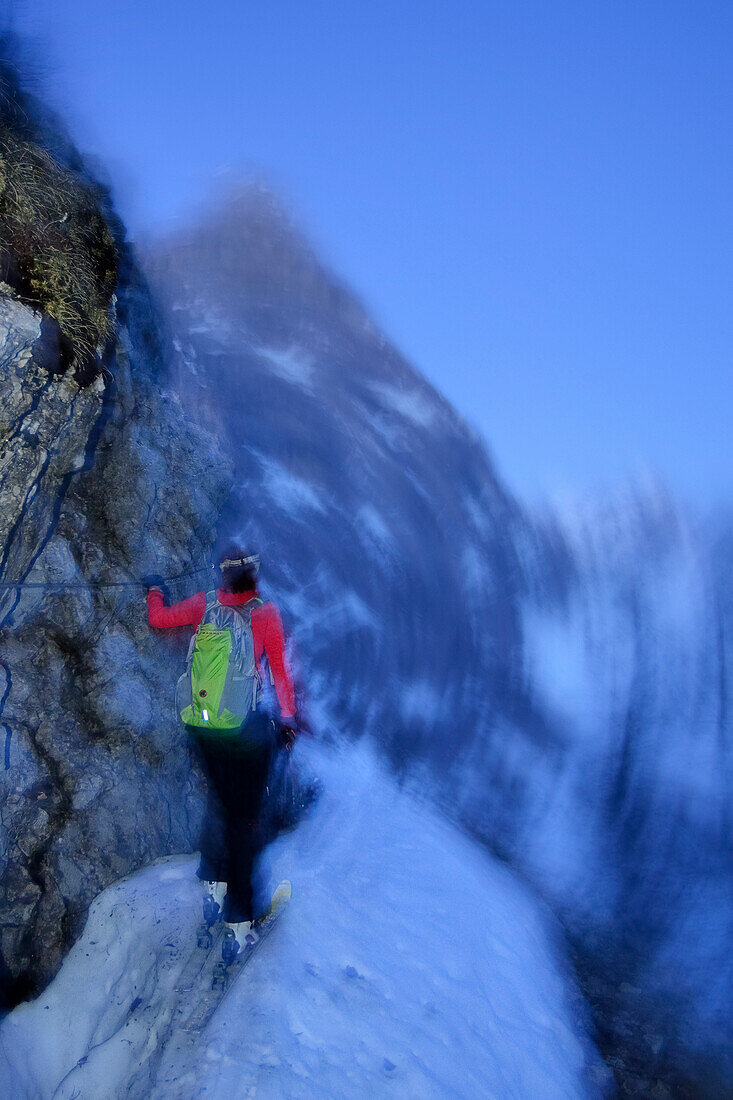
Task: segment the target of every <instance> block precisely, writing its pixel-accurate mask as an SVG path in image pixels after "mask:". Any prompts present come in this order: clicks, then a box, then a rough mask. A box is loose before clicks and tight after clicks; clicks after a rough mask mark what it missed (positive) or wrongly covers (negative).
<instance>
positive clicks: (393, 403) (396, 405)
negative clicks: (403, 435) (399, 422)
mask: <svg viewBox="0 0 733 1100" xmlns="http://www.w3.org/2000/svg"><path fill="white" fill-rule="evenodd" d="M370 389H371V390H373V392H374V393H377V394H379V396H380V397H381V398H382V400H383V401H384V402H385V404H386V405H387V407H388V408H390V409H391V410H392V411H394V412H396V413H397V414H398V415H399V416H400V417H403V418H404V419H406V420H409V421H411V422H412V423H413V424H415V425H417V427H419V428H430V427H432V425H433V421H434V420H435V418H436V416H437V415H438V403H437V401H436V400H435V397H434V396H433V395H432V394H431V393H430V392H429V391H428V390H427V389H420V390H419V389H416V388H412V389H400V388H399V387H397V386H392V385H390V383H389V382H372V383H371V384H370Z"/></svg>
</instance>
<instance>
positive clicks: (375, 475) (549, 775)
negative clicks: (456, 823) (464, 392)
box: [147, 187, 733, 1095]
mask: <svg viewBox="0 0 733 1100" xmlns="http://www.w3.org/2000/svg"><path fill="white" fill-rule="evenodd" d="M147 267H148V270H149V271H150V273H151V277H152V281H153V285H154V287H155V288H156V295H157V298H158V301H159V302H160V304H161V306H162V309H163V312H164V313H165V314H166V316H167V318H168V324H169V327H170V331H169V337H170V345H171V346H173V347H174V348H175V351H176V354H175V371H176V373H177V376H178V380H179V381H178V385H179V389H180V392H181V395H182V399H183V401H184V402H185V403H187V407H188V408H189V410H191V411H192V412H195V414H196V415H197V416H198V417H199V418H200V420H201V422H202V423H205V424H207V425H208V427H209V430H211V431H212V432H214V433H216V438H217V440H218V441H219V442H222V441H223V446H224V449H225V450H226V451H227V452H228V453H229V454H230V455H231V457H232V458H233V459H234V462H235V468H236V474H235V488H234V491H233V493H232V495H231V497H230V500H229V502H228V505H227V507H226V509H225V512H224V516H223V519H222V525H223V527H224V528H226V529H228V530H236V531H238V532H240V533H241V534H242V536H243V537H246V538H248V539H250V541H252V542H253V543H255V544H256V545H257V546H258V547H259V548H260V549H261V551H262V554H263V557H264V565H263V574H264V579H265V581H266V583H268V584H269V586H270V588H271V590H273V591H274V592H275V593H276V595H277V599H278V600H279V602H280V603H281V605H282V606H283V607H284V609H285V611H286V616H287V618H288V620H289V623H290V625H291V627H292V629H293V633H294V637H295V642H296V648H297V651H298V654H299V664H300V667H301V668H302V669H303V670H304V673H305V676H304V679H305V681H306V682H307V685H308V699H309V706H310V709H311V713H312V717H313V718H314V719H315V725H316V726H317V727H318V729H319V731H324V730H328V731H331V733H332V735H333V736H334V737H336V738H341V737H353V738H357V737H359V736H361V735H363V734H364V733H369V734H372V735H373V736H374V737H375V738H376V739H377V740H378V742H379V743H380V744H381V745H382V746H383V748H384V749H385V750H386V751H387V752H388V753H389V755H390V757H391V759H392V761H393V763H394V765H395V766H396V768H397V770H398V772H399V773H400V774H403V775H404V774H410V775H412V776H414V777H417V779H418V780H419V782H420V783H421V784H422V786H423V787H424V788H425V789H426V790H430V791H431V792H432V793H433V795H434V797H435V798H436V799H437V800H438V801H439V802H440V803H441V804H442V805H443V807H444V808H445V809H447V810H448V812H449V813H450V814H451V815H453V816H454V817H455V818H457V819H458V820H460V821H462V822H463V823H464V824H465V825H467V826H468V828H469V829H470V830H471V831H472V832H474V833H476V834H478V835H479V836H481V837H482V838H483V839H484V840H485V841H486V842H487V843H488V844H489V845H490V846H491V847H492V848H494V849H496V850H498V851H500V852H501V853H503V854H504V855H505V856H506V857H507V858H510V859H511V860H512V861H513V862H514V863H515V865H516V866H519V867H521V868H522V870H523V871H524V872H525V873H526V874H528V875H529V876H530V878H531V880H532V881H533V882H534V883H535V885H536V886H537V887H538V888H539V889H540V890H541V891H542V892H543V894H544V895H545V897H547V898H548V899H549V900H550V901H551V902H552V904H553V906H554V907H555V909H556V911H557V912H558V913H559V914H560V915H561V916H562V918H563V921H564V923H565V926H566V928H567V929H568V930H569V932H570V933H571V936H572V939H573V943H574V946H575V950H576V961H577V965H578V968H579V972H580V973H581V975H582V977H583V980H584V983H585V988H586V990H587V992H588V994H589V996H590V998H591V1001H592V1003H593V1005H594V1008H595V1009H596V1019H597V1023H598V1026H599V1028H600V1029H601V1030H600V1034H601V1041H602V1044H603V1047H604V1049H605V1050H606V1052H607V1053H608V1054H609V1055H611V1056H613V1057H615V1058H616V1059H617V1062H619V1063H620V1066H621V1069H620V1070H619V1079H620V1080H621V1079H622V1078H623V1081H625V1082H626V1083H628V1084H629V1087H632V1086H633V1087H636V1086H638V1087H641V1088H642V1089H643V1088H645V1087H651V1086H650V1084H649V1082H654V1081H655V1080H656V1079H657V1078H663V1079H664V1080H669V1081H674V1082H675V1083H676V1086H677V1087H683V1086H682V1084H681V1082H682V1081H683V1080H686V1079H687V1078H689V1079H692V1080H696V1081H704V1082H705V1088H706V1089H707V1090H708V1093H709V1094H711V1095H713V1094H715V1090H716V1089H719V1088H723V1087H727V1086H724V1085H721V1081H722V1082H727V1081H729V1080H730V1081H733V1069H732V1068H731V1066H730V1064H729V1062H728V1056H727V1051H728V1050H729V1049H730V1044H731V1039H733V1035H732V1034H731V1025H730V1012H729V1009H730V1007H731V996H730V992H731V989H732V988H733V973H732V972H731V968H730V967H731V964H730V962H729V959H728V956H727V953H726V950H725V943H726V942H727V939H728V937H729V930H730V923H729V922H730V916H729V914H730V913H731V912H733V908H731V901H732V900H733V899H732V898H731V896H730V891H731V883H732V882H733V877H732V876H731V870H732V869H733V859H732V858H731V832H730V817H729V811H728V809H727V807H728V806H729V803H730V799H729V797H726V792H730V790H731V778H733V777H732V776H731V759H730V733H729V724H728V723H729V718H728V714H729V708H728V706H727V700H728V698H729V695H730V670H729V662H726V647H727V645H728V642H729V639H730V614H729V611H728V612H726V613H724V612H723V610H722V608H723V603H722V589H721V585H720V577H721V576H723V575H725V570H724V568H723V569H721V566H720V560H721V559H720V554H719V555H718V559H717V561H718V565H717V567H716V569H717V572H716V573H714V571H713V568H712V561H711V558H710V555H709V554H708V553H707V550H706V546H705V544H704V540H701V539H700V538H698V536H697V535H696V534H695V532H694V531H693V530H692V529H691V527H690V526H689V524H687V523H686V522H685V520H684V518H683V517H682V515H681V514H680V513H679V512H678V511H677V510H676V509H675V508H674V507H673V505H672V504H671V502H670V500H669V499H668V497H667V496H666V495H665V494H664V493H663V492H662V491H660V490H658V489H656V488H654V487H652V488H649V489H638V490H635V491H633V492H632V491H630V492H628V493H626V494H620V495H619V497H618V499H614V500H611V501H603V502H601V503H598V504H596V505H595V506H590V505H589V506H587V507H585V506H584V507H572V508H570V507H568V508H564V509H559V508H558V509H555V510H554V511H548V513H547V515H543V516H530V515H527V514H524V513H523V512H522V510H521V509H520V508H519V507H518V506H517V504H516V503H515V502H513V501H512V499H511V498H510V497H509V496H508V495H507V493H506V492H505V491H504V489H503V488H502V486H501V484H500V482H499V480H498V479H497V477H496V474H495V472H494V470H493V467H492V464H491V461H490V459H489V457H488V455H487V453H486V450H485V448H484V447H483V445H482V444H481V442H480V441H479V440H477V439H476V437H475V435H474V434H473V433H472V432H471V430H470V429H469V428H468V427H467V426H466V424H465V423H464V422H463V421H462V420H461V419H460V418H459V417H458V416H457V415H456V414H455V412H454V411H453V410H452V409H451V408H450V407H449V406H448V405H447V403H446V402H445V401H444V399H443V398H442V397H441V396H440V395H438V394H437V393H436V392H435V391H434V390H433V389H432V388H431V387H430V386H429V385H428V384H427V383H426V382H425V380H424V379H422V378H421V377H420V376H419V375H418V374H417V373H416V372H415V371H414V370H413V369H412V368H411V367H410V366H409V365H408V364H407V363H406V362H405V361H404V360H403V359H402V358H401V357H400V356H399V355H398V354H397V353H396V352H395V351H394V349H393V348H392V347H391V346H390V345H389V343H388V342H387V341H386V339H385V337H384V336H383V334H381V333H380V332H379V330H378V329H377V328H375V326H374V325H373V323H372V322H371V321H370V320H369V319H368V317H367V316H366V314H365V312H364V311H363V309H362V308H361V307H360V306H359V305H358V303H357V302H356V301H355V300H354V299H353V297H352V296H350V295H349V294H348V292H347V291H346V290H345V289H344V288H342V287H341V286H340V285H339V284H338V283H337V282H336V281H335V280H334V278H333V276H331V275H330V274H329V273H328V272H327V271H325V270H324V269H323V268H322V267H321V266H320V264H319V263H318V261H317V259H316V258H315V256H314V255H313V253H312V251H311V249H310V248H309V246H308V245H307V243H306V242H305V241H304V240H303V238H302V236H301V235H300V233H299V232H298V231H297V229H296V228H295V227H294V226H293V224H292V223H291V221H290V220H289V219H288V217H287V216H286V215H285V214H284V213H283V211H282V210H281V208H280V207H279V205H278V203H277V201H276V200H275V199H274V198H273V196H272V195H271V194H270V193H269V192H268V191H267V190H266V189H265V188H261V187H254V188H251V189H248V190H245V191H243V192H242V193H241V194H239V195H238V196H236V197H235V198H234V199H233V200H232V201H231V202H230V203H228V204H226V205H224V206H223V207H221V208H220V209H219V210H218V211H216V212H215V213H214V214H212V216H211V217H210V218H209V219H208V220H207V221H206V222H205V223H204V224H202V225H200V226H198V227H197V228H194V229H191V230H188V231H185V232H181V233H179V234H177V235H175V236H173V237H171V238H169V239H167V240H164V241H161V242H160V243H159V244H158V245H157V246H156V248H155V249H154V250H153V252H152V253H151V255H150V256H149V257H148V258H147ZM729 607H730V603H728V608H729ZM697 928H701V929H704V935H697V934H696V932H695V929H697ZM624 1075H625V1076H624ZM660 1087H662V1086H660Z"/></svg>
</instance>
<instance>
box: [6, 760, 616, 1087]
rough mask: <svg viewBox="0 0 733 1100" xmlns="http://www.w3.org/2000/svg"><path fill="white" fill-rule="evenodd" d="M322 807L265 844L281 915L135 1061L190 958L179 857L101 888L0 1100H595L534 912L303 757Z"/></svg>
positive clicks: (403, 810) (393, 795) (549, 930)
mask: <svg viewBox="0 0 733 1100" xmlns="http://www.w3.org/2000/svg"><path fill="white" fill-rule="evenodd" d="M307 756H308V758H309V759H308V763H309V765H310V766H313V765H314V764H315V765H316V767H317V771H318V774H319V775H320V776H321V778H322V780H323V781H324V784H325V787H326V793H325V794H324V796H323V798H322V799H321V801H320V803H319V804H318V806H317V807H316V809H315V810H314V812H313V816H312V818H311V819H310V820H309V821H307V822H306V823H304V824H303V825H301V827H300V829H299V830H298V831H297V832H296V833H295V834H293V835H291V836H289V837H286V838H283V839H282V840H280V841H278V842H277V844H276V845H273V847H272V848H271V849H270V858H269V860H268V868H267V871H268V873H269V874H270V876H271V878H272V881H273V882H276V881H277V880H279V879H281V878H289V879H290V880H291V881H292V883H293V900H292V902H291V905H290V907H289V909H288V910H287V911H286V913H285V914H284V916H283V918H282V920H281V921H280V923H279V925H278V927H277V928H276V929H275V931H274V932H273V934H272V936H271V937H270V938H269V939H268V941H267V942H266V943H264V944H263V946H262V948H261V950H260V952H259V953H258V954H257V955H256V956H255V957H254V958H253V959H252V961H251V963H250V964H249V966H248V967H247V968H246V969H245V970H244V971H243V972H242V974H241V975H240V976H239V978H238V980H237V982H236V983H235V985H234V986H233V987H232V988H231V991H230V993H229V995H228V997H227V999H226V1001H225V1002H224V1003H223V1004H222V1005H221V1007H220V1009H219V1011H218V1012H217V1014H216V1015H215V1016H214V1017H213V1019H212V1020H211V1023H210V1025H209V1027H208V1029H207V1030H206V1032H205V1033H204V1035H203V1036H202V1037H200V1038H199V1039H198V1041H197V1044H196V1046H195V1047H194V1048H192V1049H190V1050H188V1051H186V1050H182V1049H180V1048H179V1049H178V1050H177V1051H176V1052H173V1051H168V1048H166V1052H164V1053H163V1055H162V1057H157V1056H155V1051H156V1046H157V1044H158V1038H159V1036H160V1035H162V1034H165V1029H166V1025H167V1023H168V1021H169V1020H170V1016H171V1011H172V1005H173V1002H174V999H175V998H174V988H175V985H176V980H177V978H178V976H179V975H180V972H181V970H182V968H183V966H184V964H185V961H186V958H187V956H188V955H189V954H190V952H191V950H192V948H194V947H195V939H196V929H197V927H198V924H199V919H200V889H199V883H198V882H197V880H196V879H195V877H194V873H195V867H196V859H195V857H191V856H181V857H174V858H171V859H165V860H161V861H160V862H158V863H156V864H154V865H153V866H151V867H149V868H147V869H146V870H144V871H142V872H141V873H139V874H137V875H135V876H133V877H131V878H129V879H126V880H124V881H123V882H120V883H118V884H116V885H115V886H112V887H110V888H109V889H107V890H105V891H104V893H102V894H100V896H99V897H98V898H97V899H96V901H95V902H94V904H93V905H92V907H91V910H90V913H89V919H88V922H87V925H86V928H85V930H84V933H83V935H82V936H81V938H80V940H79V941H78V943H77V944H76V945H75V946H74V948H73V949H72V950H71V952H70V953H69V955H68V957H67V959H66V961H65V963H64V966H63V968H62V969H61V971H60V973H59V974H58V976H57V978H56V979H55V981H54V982H53V983H52V984H51V986H50V987H49V988H48V989H47V990H46V992H45V993H44V994H43V995H42V996H41V997H39V998H38V999H37V1000H35V1001H33V1002H31V1003H28V1004H24V1005H21V1006H20V1007H19V1008H17V1009H16V1010H15V1011H14V1012H13V1013H12V1014H11V1015H10V1016H8V1017H7V1018H6V1019H5V1020H4V1021H3V1024H2V1026H1V1027H0V1081H3V1082H4V1083H5V1085H6V1089H5V1094H6V1095H12V1096H13V1097H15V1098H16V1100H20V1098H21V1097H28V1098H29V1100H30V1098H33V1100H44V1098H50V1097H54V1098H62V1097H63V1098H71V1097H74V1098H76V1100H84V1098H89V1100H99V1098H101V1097H112V1096H128V1097H132V1096H135V1095H138V1094H139V1095H140V1096H146V1097H148V1096H149V1097H155V1096H160V1097H171V1096H175V1097H177V1098H188V1097H190V1098H194V1097H206V1098H211V1097H231V1096H237V1097H244V1096H257V1097H258V1098H270V1097H272V1098H278V1100H282V1098H289V1097H292V1098H294V1100H295V1098H297V1100H303V1098H305V1097H314V1098H315V1097H318V1098H319V1100H327V1098H330V1097H333V1098H334V1100H343V1098H347V1097H367V1096H369V1097H375V1096H379V1097H381V1096H385V1097H386V1096H392V1097H399V1098H403V1097H414V1098H420V1100H425V1098H431V1097H436V1098H438V1097H440V1098H443V1097H447V1096H451V1097H466V1098H467V1100H468V1098H471V1100H474V1098H476V1097H479V1096H481V1097H496V1098H497V1100H508V1098H518V1100H530V1098H538V1097H542V1098H543V1100H552V1098H554V1097H557V1098H561V1097H562V1098H563V1100H567V1098H570V1097H587V1096H600V1095H604V1094H605V1093H606V1092H607V1091H609V1090H610V1086H609V1078H608V1073H607V1071H606V1068H605V1066H604V1065H603V1063H602V1062H601V1060H600V1058H599V1056H598V1054H597V1052H596V1051H595V1049H594V1047H593V1046H592V1044H591V1042H590V1040H589V1039H588V1035H587V1030H586V1027H587V1023H586V1015H585V1013H584V1009H583V1004H582V1000H581V998H580V997H579V995H578V994H577V992H576V991H575V989H574V987H573V986H572V982H571V979H570V977H569V969H568V967H567V965H566V964H565V962H564V960H563V958H562V955H561V944H560V939H559V936H558V935H557V932H556V929H555V927H554V926H553V924H552V921H551V918H549V916H548V915H547V914H546V912H545V910H544V909H542V908H540V906H539V905H538V904H537V902H536V901H535V900H534V899H533V898H532V896H531V895H530V894H529V892H528V891H527V890H525V888H524V887H523V886H522V885H521V884H520V883H519V882H518V881H517V880H516V879H515V878H514V877H513V876H512V875H511V874H510V873H509V872H508V871H507V870H506V869H505V868H503V867H502V866H500V865H499V864H497V863H495V862H494V861H492V860H491V859H490V857H489V856H488V855H487V854H486V853H485V852H484V851H483V850H481V849H480V848H479V847H477V846H476V845H474V844H473V843H472V842H471V841H470V840H468V839H467V838H466V837H464V836H463V835H462V834H460V833H459V832H457V831H456V830H455V829H453V828H452V827H451V826H450V825H448V824H446V823H445V822H444V821H442V820H441V819H440V818H439V817H438V816H436V815H435V814H434V813H433V812H432V811H431V810H430V809H429V808H428V807H426V806H424V805H423V804H421V803H419V802H417V801H415V800H414V799H413V798H412V797H410V796H409V795H407V794H405V793H404V792H401V791H400V790H398V788H397V787H396V786H395V784H394V783H393V781H392V780H391V778H389V776H388V775H387V774H386V772H385V771H384V770H383V768H382V767H381V765H380V764H379V763H378V762H377V760H376V758H375V757H374V756H373V755H372V754H371V753H370V751H369V750H368V749H367V748H364V747H359V748H357V749H350V750H349V751H348V753H346V752H344V753H343V754H336V755H334V754H333V753H330V754H324V753H323V752H321V751H319V750H316V749H315V748H313V747H312V746H309V747H308V750H307Z"/></svg>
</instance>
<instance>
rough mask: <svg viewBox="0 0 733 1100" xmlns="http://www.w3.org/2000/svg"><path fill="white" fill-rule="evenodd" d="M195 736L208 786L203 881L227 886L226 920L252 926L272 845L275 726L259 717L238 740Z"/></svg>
mask: <svg viewBox="0 0 733 1100" xmlns="http://www.w3.org/2000/svg"><path fill="white" fill-rule="evenodd" d="M190 732H191V734H192V737H191V744H192V746H193V748H194V752H195V754H196V756H197V758H198V761H199V763H200V765H201V768H202V770H203V772H204V775H205V776H206V780H207V800H206V816H205V818H204V824H203V828H202V831H201V841H200V846H201V863H200V865H199V869H198V876H199V878H201V879H208V880H210V881H214V882H226V884H227V897H226V901H225V903H224V919H225V920H227V921H232V922H237V921H243V920H253V919H254V918H255V917H257V916H259V914H260V913H261V911H262V910H263V908H264V904H262V898H261V896H259V894H260V891H259V890H258V889H257V884H256V882H255V863H256V861H257V858H258V856H259V855H260V854H261V852H262V849H263V848H264V847H265V844H266V842H267V838H266V836H265V830H264V827H263V810H264V805H265V798H266V791H267V779H268V775H269V772H270V762H271V758H272V749H273V746H272V735H271V728H270V720H269V718H268V717H267V715H266V714H263V713H261V712H259V711H258V712H256V713H255V714H253V715H252V717H251V718H250V720H249V721H248V722H247V723H246V725H245V726H244V727H243V728H242V730H241V731H240V732H239V733H238V734H237V735H236V736H232V735H231V734H224V735H218V736H217V735H216V734H214V733H207V734H206V735H203V736H202V734H201V731H200V730H193V729H190Z"/></svg>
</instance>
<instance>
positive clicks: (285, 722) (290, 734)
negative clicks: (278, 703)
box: [279, 718, 296, 752]
mask: <svg viewBox="0 0 733 1100" xmlns="http://www.w3.org/2000/svg"><path fill="white" fill-rule="evenodd" d="M295 727H296V721H295V718H281V719H280V730H279V733H280V744H281V745H282V746H283V748H284V749H286V750H287V752H291V751H292V748H293V745H294V744H295V737H296V728H295Z"/></svg>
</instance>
